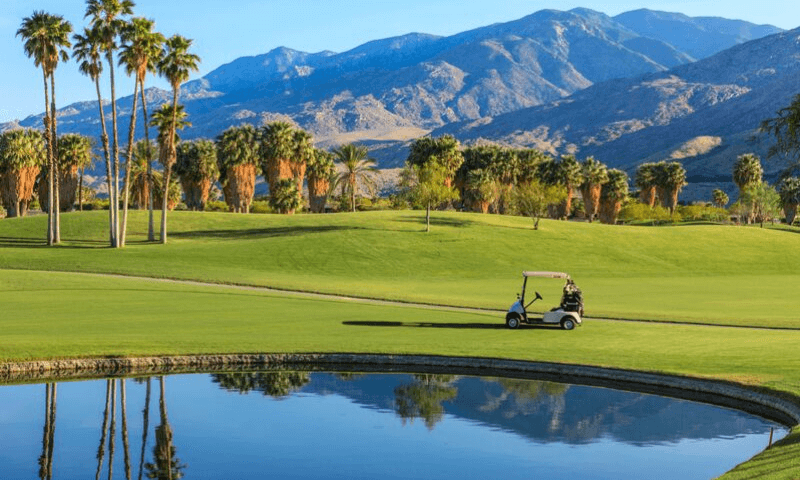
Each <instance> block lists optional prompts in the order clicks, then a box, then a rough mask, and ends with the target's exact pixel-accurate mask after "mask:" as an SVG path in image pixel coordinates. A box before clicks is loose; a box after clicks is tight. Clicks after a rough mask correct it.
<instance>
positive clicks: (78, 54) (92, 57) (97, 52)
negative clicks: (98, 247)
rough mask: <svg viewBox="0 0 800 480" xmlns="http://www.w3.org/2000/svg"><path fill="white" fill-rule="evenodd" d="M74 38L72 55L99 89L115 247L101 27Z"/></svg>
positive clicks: (113, 243)
mask: <svg viewBox="0 0 800 480" xmlns="http://www.w3.org/2000/svg"><path fill="white" fill-rule="evenodd" d="M72 38H73V40H75V46H74V48H73V50H72V57H73V58H75V59H76V60H78V68H79V69H80V71H81V73H83V74H84V75H86V76H87V77H89V78H91V79H92V81H94V85H95V89H96V90H97V108H98V109H99V110H100V127H101V135H100V139H101V142H102V144H103V157H104V159H105V161H106V188H107V189H108V196H109V209H108V231H109V233H108V238H109V242H110V244H111V246H112V247H113V246H115V245H116V242H117V241H116V236H115V233H114V209H113V208H111V205H113V204H114V197H113V193H114V186H113V182H112V178H111V176H112V173H113V170H112V168H111V153H110V147H109V141H108V130H107V129H106V114H105V109H104V108H103V96H102V94H101V93H100V74H101V73H102V72H103V63H102V62H101V60H102V50H101V47H102V43H103V37H102V32H101V31H100V29H99V28H91V29H89V28H85V29H84V30H83V35H81V34H75V35H73V37H72Z"/></svg>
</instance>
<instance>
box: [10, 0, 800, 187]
mask: <svg viewBox="0 0 800 480" xmlns="http://www.w3.org/2000/svg"><path fill="white" fill-rule="evenodd" d="M797 37H798V32H797V31H793V32H782V31H781V30H780V29H778V28H776V27H772V26H758V25H753V24H750V23H747V22H743V21H738V20H727V19H722V18H706V17H702V18H692V17H687V16H684V15H680V14H673V13H665V12H654V11H650V10H637V11H633V12H627V13H623V14H621V15H618V16H615V17H610V16H607V15H605V14H603V13H599V12H595V11H592V10H587V9H574V10H570V11H568V12H560V11H555V10H543V11H539V12H536V13H534V14H532V15H529V16H526V17H524V18H521V19H519V20H515V21H511V22H507V23H499V24H494V25H489V26H486V27H481V28H478V29H474V30H470V31H467V32H463V33H459V34H456V35H452V36H447V37H439V36H434V35H427V34H422V33H411V34H408V35H404V36H400V37H393V38H388V39H382V40H376V41H372V42H368V43H366V44H364V45H361V46H359V47H356V48H354V49H352V50H349V51H347V52H343V53H334V52H330V51H324V52H319V53H306V52H299V51H296V50H292V49H289V48H285V47H281V48H277V49H274V50H272V51H270V52H268V53H266V54H264V55H259V56H254V57H242V58H238V59H236V60H234V61H233V62H231V63H229V64H226V65H223V66H221V67H219V68H217V69H215V70H213V71H212V72H210V73H209V74H207V75H206V76H204V77H203V78H201V79H198V80H194V81H190V82H188V83H186V84H184V85H183V87H182V90H181V102H182V103H184V104H185V105H186V109H187V112H188V113H189V115H190V120H191V122H192V124H193V127H192V128H190V129H187V130H185V131H184V132H182V137H183V138H187V139H188V138H196V137H210V138H213V137H215V136H217V135H218V134H219V133H221V132H222V131H223V130H224V129H225V128H227V127H229V126H231V125H238V124H242V123H253V124H256V125H259V124H262V123H266V122H269V121H273V120H277V119H282V120H288V121H291V122H294V123H296V124H298V125H299V126H301V127H303V128H305V129H306V130H308V131H310V132H311V133H313V134H314V136H315V137H316V139H317V144H318V146H321V147H329V146H332V145H338V144H341V143H344V142H350V141H361V142H364V143H366V144H368V145H369V146H370V148H371V149H372V150H373V154H374V155H375V156H376V158H377V159H378V160H379V163H380V165H381V166H382V167H396V166H400V165H401V164H402V162H403V160H404V159H405V156H406V151H407V144H408V141H409V140H411V139H413V138H416V137H419V136H421V135H424V134H427V133H429V132H432V134H434V135H439V134H442V133H452V134H455V135H456V136H457V137H458V138H459V139H461V140H462V141H465V142H477V141H487V140H488V141H494V142H500V143H504V144H509V145H514V146H536V147H539V148H542V149H543V150H545V151H548V152H551V153H554V154H556V153H566V152H573V153H576V154H579V155H580V156H584V155H589V154H593V155H596V156H597V157H598V158H599V159H600V160H602V161H604V162H606V163H608V164H609V165H612V166H623V167H628V168H631V166H632V165H634V164H635V163H636V162H639V161H641V160H644V159H647V158H655V157H658V156H666V157H672V156H674V155H676V151H679V152H684V153H683V154H685V155H686V158H690V157H691V158H690V160H691V162H690V163H691V165H690V166H689V167H688V168H689V169H690V174H691V175H692V176H693V178H695V179H703V180H706V179H708V180H711V181H715V180H718V179H719V178H720V176H721V175H722V170H720V168H722V167H723V166H724V165H722V164H724V163H725V161H723V160H722V157H720V156H719V155H721V154H722V153H723V152H728V153H727V154H732V153H733V152H734V151H739V150H741V148H743V147H741V146H742V145H744V144H746V140H747V138H749V137H748V135H750V133H749V132H751V131H752V130H753V128H754V126H757V124H758V122H759V121H760V120H762V119H763V118H766V116H771V115H773V114H774V112H775V111H776V110H777V109H778V108H780V107H781V106H784V105H786V104H788V101H787V99H790V98H791V96H792V94H793V93H795V92H794V91H793V89H795V87H794V85H793V84H792V82H791V76H792V75H793V74H796V69H797V66H798V65H797V64H798V60H797V55H798V48H797V47H798V43H797ZM793 42H794V43H793ZM795 78H796V77H795ZM87 81H88V80H87ZM795 84H796V82H795ZM147 97H148V104H149V106H150V109H151V111H152V109H154V108H155V107H157V106H158V105H160V104H161V103H164V102H166V101H167V100H168V99H169V98H170V94H169V92H165V91H163V90H159V89H155V88H150V89H148V91H147ZM118 107H119V111H120V118H121V119H123V120H122V122H121V123H120V127H121V130H120V131H121V132H127V125H126V120H127V116H128V114H129V110H130V107H131V98H130V97H126V98H121V99H120V100H119V101H118ZM106 108H108V107H106ZM59 115H60V118H59V129H60V132H63V133H66V132H77V133H82V134H87V135H93V136H96V135H97V131H96V130H97V123H96V122H97V116H98V115H97V104H96V101H94V102H93V101H87V102H82V103H77V104H73V105H70V106H68V107H65V108H63V109H61V110H60V111H59ZM41 120H42V115H36V116H31V117H29V118H27V119H25V120H23V121H22V122H20V124H21V125H22V126H40V125H41ZM16 125H17V124H5V125H0V129H7V128H11V127H13V126H16ZM139 134H141V128H140V129H139ZM740 147H741V148H740ZM714 152H716V153H714ZM712 153H714V154H712ZM689 154H692V155H689ZM727 154H726V155H727ZM677 155H681V153H677ZM709 155H710V156H709ZM715 155H717V156H715ZM731 162H732V161H731Z"/></svg>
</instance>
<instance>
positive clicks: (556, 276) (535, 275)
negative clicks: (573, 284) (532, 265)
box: [522, 272, 569, 280]
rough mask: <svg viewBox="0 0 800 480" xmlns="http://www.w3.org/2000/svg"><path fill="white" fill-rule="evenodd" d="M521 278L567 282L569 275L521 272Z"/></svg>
mask: <svg viewBox="0 0 800 480" xmlns="http://www.w3.org/2000/svg"><path fill="white" fill-rule="evenodd" d="M522 276H523V277H542V278H566V279H568V280H569V275H568V274H566V273H562V272H522Z"/></svg>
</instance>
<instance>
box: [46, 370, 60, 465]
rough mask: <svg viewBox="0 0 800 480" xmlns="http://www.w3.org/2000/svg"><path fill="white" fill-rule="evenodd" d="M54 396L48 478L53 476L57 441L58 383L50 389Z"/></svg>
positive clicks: (51, 409) (52, 400)
mask: <svg viewBox="0 0 800 480" xmlns="http://www.w3.org/2000/svg"><path fill="white" fill-rule="evenodd" d="M50 394H51V395H52V398H51V399H50V450H49V451H48V455H47V459H48V462H47V478H48V480H49V479H52V478H53V450H54V449H55V443H56V441H55V440H56V403H57V395H58V384H57V383H54V384H53V385H52V388H51V389H50Z"/></svg>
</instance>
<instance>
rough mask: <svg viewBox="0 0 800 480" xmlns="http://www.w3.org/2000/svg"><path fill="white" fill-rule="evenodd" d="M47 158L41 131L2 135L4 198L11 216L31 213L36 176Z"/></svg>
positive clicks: (0, 191) (0, 184)
mask: <svg viewBox="0 0 800 480" xmlns="http://www.w3.org/2000/svg"><path fill="white" fill-rule="evenodd" d="M46 158H47V155H46V153H45V146H44V138H43V137H42V134H41V133H40V132H39V131H38V130H33V129H28V130H22V129H20V130H10V131H7V132H3V133H2V134H0V197H2V201H3V206H5V208H6V211H7V212H8V216H9V217H20V216H24V215H25V214H26V213H27V210H28V203H29V202H30V200H31V198H32V197H33V189H34V184H35V183H36V176H37V175H38V174H39V171H40V169H41V168H42V166H44V165H45V164H46V162H47V160H46Z"/></svg>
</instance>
